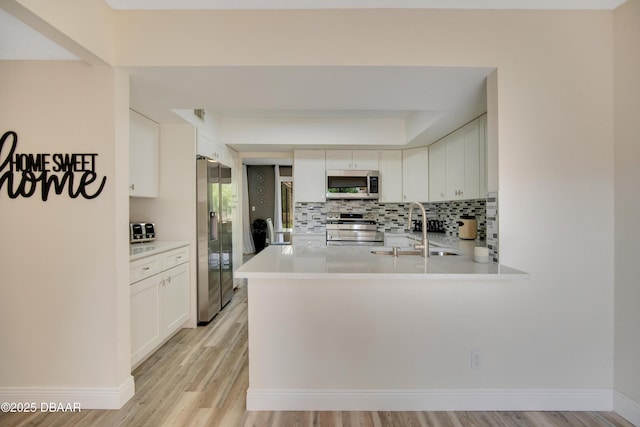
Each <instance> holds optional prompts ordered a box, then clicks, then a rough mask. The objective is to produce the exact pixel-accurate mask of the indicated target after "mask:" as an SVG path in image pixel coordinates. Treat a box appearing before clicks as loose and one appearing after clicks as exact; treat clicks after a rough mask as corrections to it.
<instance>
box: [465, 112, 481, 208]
mask: <svg viewBox="0 0 640 427" xmlns="http://www.w3.org/2000/svg"><path fill="white" fill-rule="evenodd" d="M462 130H463V137H464V188H463V189H462V194H461V196H462V198H463V199H477V198H478V197H480V138H479V133H478V120H474V121H472V122H471V123H469V124H468V125H466V126H465V127H463V128H462Z"/></svg>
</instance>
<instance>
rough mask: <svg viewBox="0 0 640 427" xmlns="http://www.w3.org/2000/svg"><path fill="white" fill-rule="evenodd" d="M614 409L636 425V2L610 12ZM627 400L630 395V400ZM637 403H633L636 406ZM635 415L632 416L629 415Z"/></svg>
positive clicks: (639, 151) (639, 80) (639, 154)
mask: <svg viewBox="0 0 640 427" xmlns="http://www.w3.org/2000/svg"><path fill="white" fill-rule="evenodd" d="M614 43H615V44H614V46H615V50H614V71H615V74H614V77H615V80H614V88H615V104H614V108H615V110H614V112H615V238H616V239H615V241H616V243H615V278H616V282H615V284H616V286H615V297H616V298H615V363H614V368H615V380H614V385H615V389H616V390H617V391H618V392H619V393H620V394H621V396H619V399H618V401H617V403H618V405H617V408H616V410H619V411H620V412H621V413H623V414H628V417H627V418H628V419H629V420H632V421H633V422H635V423H636V424H637V425H640V368H639V367H638V361H639V360H640V338H639V334H638V327H639V326H640V310H639V309H638V302H640V285H639V283H640V277H639V276H638V267H637V265H638V260H637V253H638V249H637V242H638V241H639V240H640V231H639V230H638V227H637V226H636V224H637V219H638V217H640V186H639V183H640V167H639V166H640V165H639V163H638V159H640V144H639V143H638V136H639V135H640V122H639V121H638V117H640V77H639V76H640V56H639V55H638V52H639V51H640V1H638V0H629V1H628V2H627V3H625V4H624V5H622V6H621V7H620V8H619V9H617V10H616V12H615V14H614ZM627 399H630V400H631V402H629V401H628V400H627ZM634 402H635V404H634ZM632 417H633V418H632Z"/></svg>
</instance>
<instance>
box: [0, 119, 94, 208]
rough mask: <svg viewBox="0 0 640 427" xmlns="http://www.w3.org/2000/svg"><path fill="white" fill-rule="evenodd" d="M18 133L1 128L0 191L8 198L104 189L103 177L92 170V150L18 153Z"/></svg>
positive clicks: (88, 193) (87, 195)
mask: <svg viewBox="0 0 640 427" xmlns="http://www.w3.org/2000/svg"><path fill="white" fill-rule="evenodd" d="M17 147H18V134H17V133H16V132H14V131H8V132H5V133H4V134H3V135H2V138H1V139H0V192H4V191H6V193H7V195H8V196H9V198H11V199H16V198H18V197H32V196H40V197H41V198H42V200H43V201H46V200H47V199H48V198H49V194H50V193H51V192H53V193H54V194H56V195H61V194H63V193H65V192H66V193H67V194H68V195H69V197H71V198H72V199H75V198H78V197H83V198H85V199H94V198H96V197H98V196H99V195H100V193H102V190H104V186H105V183H106V182H107V177H104V176H103V177H102V178H99V177H98V174H97V173H96V158H97V157H98V155H97V154H95V153H73V154H71V153H38V154H25V153H18V152H16V149H17Z"/></svg>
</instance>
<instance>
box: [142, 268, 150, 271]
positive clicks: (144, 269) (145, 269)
mask: <svg viewBox="0 0 640 427" xmlns="http://www.w3.org/2000/svg"><path fill="white" fill-rule="evenodd" d="M149 270H151V267H142V271H149Z"/></svg>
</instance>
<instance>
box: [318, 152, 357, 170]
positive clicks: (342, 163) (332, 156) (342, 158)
mask: <svg viewBox="0 0 640 427" xmlns="http://www.w3.org/2000/svg"><path fill="white" fill-rule="evenodd" d="M325 155H326V169H327V170H330V169H352V168H353V159H352V152H351V150H327V151H326V152H325Z"/></svg>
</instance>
